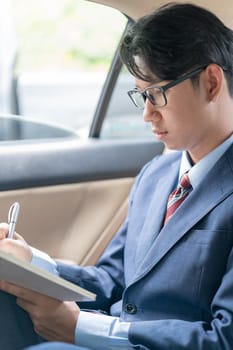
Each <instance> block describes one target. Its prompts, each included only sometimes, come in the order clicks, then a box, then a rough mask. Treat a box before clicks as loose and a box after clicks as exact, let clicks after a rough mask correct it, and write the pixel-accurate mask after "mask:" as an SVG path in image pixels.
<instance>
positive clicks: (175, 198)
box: [164, 173, 192, 224]
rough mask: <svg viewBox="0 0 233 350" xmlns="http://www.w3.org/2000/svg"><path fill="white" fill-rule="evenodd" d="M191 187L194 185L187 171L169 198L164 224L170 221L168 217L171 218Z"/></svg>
mask: <svg viewBox="0 0 233 350" xmlns="http://www.w3.org/2000/svg"><path fill="white" fill-rule="evenodd" d="M191 188H192V185H191V183H190V180H189V176H188V174H187V173H184V174H183V175H182V176H181V178H180V181H179V185H178V188H177V189H175V190H174V191H173V192H172V193H171V194H170V196H169V198H168V203H167V212H166V215H165V219H164V224H165V223H166V222H167V221H168V219H170V217H171V216H172V215H173V214H174V212H175V211H176V209H177V208H178V207H179V206H180V205H181V203H182V202H183V201H184V199H185V198H186V197H187V196H188V194H189V192H190V190H191Z"/></svg>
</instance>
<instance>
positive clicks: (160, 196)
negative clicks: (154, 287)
mask: <svg viewBox="0 0 233 350" xmlns="http://www.w3.org/2000/svg"><path fill="white" fill-rule="evenodd" d="M177 163H178V162H177ZM177 163H172V164H171V165H170V167H169V171H168V174H169V177H168V178H167V177H166V181H164V178H160V179H159V180H158V181H157V182H156V185H155V188H154V194H153V199H152V201H151V204H150V207H149V210H148V212H147V219H146V220H145V223H144V225H143V229H142V230H141V233H140V237H139V242H140V243H139V244H138V246H137V251H136V259H135V261H137V263H140V262H141V261H142V260H143V259H144V258H145V256H146V255H147V253H148V250H149V248H150V247H151V245H152V243H153V242H154V240H155V238H156V237H157V235H158V234H159V232H160V230H161V226H162V224H163V220H164V215H165V212H164V210H165V208H166V205H167V198H168V196H169V194H170V193H171V191H172V190H173V188H174V185H175V184H174V182H175V181H176V177H177V176H178V171H179V169H178V166H179V164H178V165H177ZM152 190H153V189H152Z"/></svg>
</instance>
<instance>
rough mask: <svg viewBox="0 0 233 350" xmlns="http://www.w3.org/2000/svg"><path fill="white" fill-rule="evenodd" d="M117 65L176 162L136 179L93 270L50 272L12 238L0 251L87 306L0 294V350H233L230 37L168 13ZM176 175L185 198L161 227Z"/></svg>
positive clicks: (181, 12)
mask: <svg viewBox="0 0 233 350" xmlns="http://www.w3.org/2000/svg"><path fill="white" fill-rule="evenodd" d="M121 56H122V59H123V62H124V63H125V64H126V66H127V68H128V69H129V71H130V72H131V73H132V74H133V75H134V76H135V79H136V87H135V88H134V89H133V90H131V91H130V92H129V96H130V98H131V100H132V101H133V103H134V104H135V105H136V106H137V107H140V108H142V109H143V117H144V120H145V121H146V122H148V123H150V125H151V128H152V132H153V133H154V134H155V135H156V137H157V138H158V139H160V140H162V141H163V142H164V143H165V144H166V146H167V147H168V148H169V149H172V150H176V152H171V153H168V154H166V155H164V156H161V157H157V158H155V159H153V160H152V161H151V162H150V163H149V164H147V165H146V166H145V167H144V168H143V169H142V171H141V172H140V174H139V175H138V177H137V179H136V181H135V184H134V186H133V189H132V191H131V195H130V199H129V210H128V215H127V218H126V220H125V223H124V225H123V226H122V228H121V229H120V230H119V232H118V234H117V235H116V237H115V238H114V239H113V240H112V242H111V243H110V244H109V246H108V247H107V249H106V250H105V252H104V253H103V255H102V257H101V258H100V259H99V261H98V264H97V265H96V266H95V267H85V268H83V267H79V266H69V265H64V264H61V263H57V264H55V263H54V262H53V261H52V260H50V258H49V257H45V256H40V254H39V253H38V252H35V251H34V250H32V248H31V247H29V246H28V245H27V244H26V243H25V242H24V241H23V240H22V238H21V237H20V236H19V235H18V234H17V233H15V236H14V238H15V239H14V240H9V239H7V238H3V239H2V240H1V241H0V249H2V250H7V251H10V252H12V253H13V254H17V255H19V256H21V257H22V258H24V259H26V260H28V261H31V262H32V264H37V265H40V266H41V264H44V266H45V268H47V269H50V270H52V271H54V273H58V274H59V275H60V276H62V277H64V278H66V279H67V280H69V281H72V282H74V283H77V284H79V285H80V286H81V287H84V288H87V289H89V290H90V291H92V292H94V293H96V294H97V296H98V297H97V300H96V302H89V303H81V304H79V307H80V308H81V309H84V308H85V309H89V310H90V311H91V312H88V311H83V310H82V311H80V308H79V307H78V306H77V305H76V303H73V302H60V301H57V300H54V299H52V298H49V297H45V296H43V295H40V294H38V293H35V292H31V291H28V290H26V289H23V288H20V287H17V286H15V285H12V284H9V283H5V282H0V289H1V290H2V294H1V297H0V305H1V306H0V307H1V314H0V327H1V329H2V333H1V337H0V345H1V346H0V347H1V348H2V349H7V350H13V349H14V350H17V349H22V348H23V347H25V346H27V345H30V344H38V343H39V342H40V341H41V338H40V337H42V338H43V339H46V340H48V341H49V342H42V343H41V344H40V345H35V346H33V347H32V348H30V349H35V350H36V349H37V350H39V349H41V350H42V349H63V350H72V349H74V350H75V349H80V348H81V347H82V348H88V349H98V350H105V349H133V348H135V349H153V350H157V349H159V350H168V349H169V350H170V349H172V350H178V349H179V350H232V348H233V249H232V247H233V145H232V143H233V135H232V133H233V33H232V31H231V30H230V29H229V28H227V27H225V26H224V25H223V23H222V22H221V21H220V20H219V19H217V18H216V17H215V16H214V15H213V14H211V13H210V12H208V11H206V10H204V9H202V8H199V7H196V6H194V5H190V4H180V5H179V4H170V5H167V6H165V7H163V8H160V9H159V10H158V11H156V12H155V13H153V14H151V15H149V16H146V17H144V18H142V19H140V20H139V21H138V22H137V23H136V24H134V25H133V27H132V28H131V29H130V30H129V31H128V33H127V34H126V36H125V38H124V40H123V42H122V45H121ZM184 173H186V174H188V179H189V181H190V187H189V189H188V190H187V191H186V198H185V199H184V200H183V202H182V203H181V204H180V206H179V207H178V208H176V211H175V212H170V214H169V215H170V216H169V218H168V219H166V222H165V216H166V208H167V202H168V198H169V194H170V193H171V192H172V191H173V190H174V189H175V188H176V187H177V185H178V182H179V179H180V177H181V175H182V174H184ZM182 191H183V188H182V190H180V189H179V191H178V192H179V195H180V193H181V197H182V193H183V192H182ZM178 192H176V195H177V193H178ZM181 197H179V198H181ZM176 199H177V198H176ZM169 203H171V202H170V201H169ZM174 203H176V202H175V201H174V197H173V203H172V204H171V206H170V208H174ZM169 205H170V204H169ZM170 211H171V209H170ZM7 232H8V228H7V227H6V226H4V225H1V230H0V233H1V235H2V237H7ZM7 292H8V293H10V294H8V293H7ZM11 294H12V295H11ZM15 296H16V298H17V299H16V300H17V305H16V303H15ZM93 310H102V311H104V312H105V313H107V315H106V314H103V313H102V312H99V311H97V312H93ZM25 311H26V312H25ZM32 325H33V327H34V329H35V331H34V329H33V327H32ZM3 329H4V330H3ZM12 335H13V336H12ZM68 343H70V344H68ZM72 343H74V344H76V345H71V344H72Z"/></svg>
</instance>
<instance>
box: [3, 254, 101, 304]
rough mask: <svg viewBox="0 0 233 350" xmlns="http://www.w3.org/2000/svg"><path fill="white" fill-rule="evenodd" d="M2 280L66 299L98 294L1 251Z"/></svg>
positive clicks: (79, 298)
mask: <svg viewBox="0 0 233 350" xmlns="http://www.w3.org/2000/svg"><path fill="white" fill-rule="evenodd" d="M0 280H5V281H8V282H11V283H14V284H17V285H19V286H22V287H24V288H28V289H31V290H34V291H36V292H39V293H42V294H45V295H48V296H50V297H53V298H56V299H59V300H64V301H90V300H95V299H96V295H95V294H93V293H91V292H89V291H88V290H86V289H84V288H81V287H79V286H77V285H75V284H73V283H71V282H68V281H66V280H65V279H64V278H61V277H59V276H56V275H54V274H52V273H50V272H48V271H45V270H42V269H40V268H38V267H36V266H33V265H31V264H30V263H29V262H27V261H24V260H21V259H19V258H17V257H15V256H13V255H12V254H8V253H4V252H2V251H0Z"/></svg>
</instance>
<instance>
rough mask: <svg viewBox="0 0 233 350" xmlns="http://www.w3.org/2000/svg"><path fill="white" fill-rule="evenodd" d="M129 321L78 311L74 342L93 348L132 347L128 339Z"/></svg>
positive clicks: (127, 349) (127, 348)
mask: <svg viewBox="0 0 233 350" xmlns="http://www.w3.org/2000/svg"><path fill="white" fill-rule="evenodd" d="M129 326H130V323H129V322H120V320H119V318H118V317H112V316H106V315H103V314H97V313H91V312H83V311H81V312H80V315H79V318H78V322H77V325H76V330H75V343H76V344H77V345H80V346H84V347H88V348H90V349H93V350H99V349H101V350H105V349H106V350H107V349H108V350H115V349H119V348H120V349H121V350H129V349H133V347H132V346H131V345H130V343H129V340H128V331H129Z"/></svg>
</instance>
